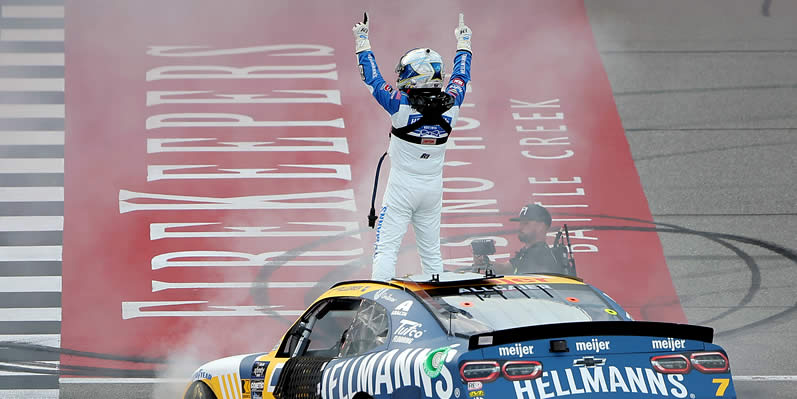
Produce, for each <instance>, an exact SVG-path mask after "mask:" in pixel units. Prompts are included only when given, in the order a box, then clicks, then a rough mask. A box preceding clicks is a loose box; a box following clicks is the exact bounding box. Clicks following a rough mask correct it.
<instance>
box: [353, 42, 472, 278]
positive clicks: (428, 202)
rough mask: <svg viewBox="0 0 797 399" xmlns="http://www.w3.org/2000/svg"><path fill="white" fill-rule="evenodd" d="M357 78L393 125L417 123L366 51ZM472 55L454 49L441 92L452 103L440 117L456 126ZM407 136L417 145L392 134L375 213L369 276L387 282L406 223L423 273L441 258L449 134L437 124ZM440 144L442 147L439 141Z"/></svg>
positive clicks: (436, 269)
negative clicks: (412, 231) (384, 185)
mask: <svg viewBox="0 0 797 399" xmlns="http://www.w3.org/2000/svg"><path fill="white" fill-rule="evenodd" d="M357 56H358V60H359V68H360V74H361V77H362V79H363V81H364V82H365V84H366V85H368V91H370V92H371V94H373V96H374V98H376V101H377V102H379V105H381V106H382V107H383V108H384V109H385V110H386V111H387V112H388V114H390V119H391V122H392V125H393V127H395V128H400V127H404V126H407V125H409V124H411V123H412V122H415V121H417V120H418V119H419V118H420V117H421V114H420V112H418V111H416V110H415V109H414V108H412V106H410V103H409V98H408V96H407V94H406V93H404V92H402V91H400V90H398V89H394V88H393V87H392V86H391V85H390V84H388V83H387V82H385V79H383V78H382V75H381V74H380V73H379V68H378V67H377V66H376V61H375V60H374V54H373V52H371V51H370V50H366V51H362V52H360V53H358V54H357ZM471 57H472V55H471V53H470V52H468V51H462V50H460V51H457V54H456V56H454V68H453V73H452V74H451V77H450V79H449V81H448V85H447V86H446V88H445V92H446V93H448V94H449V95H451V96H453V97H454V105H453V106H452V107H451V108H450V109H449V110H448V111H446V112H445V113H444V114H443V115H442V116H443V118H444V119H445V120H446V121H447V122H448V123H449V124H450V125H451V127H454V125H455V124H456V123H457V117H458V116H459V108H460V106H461V105H462V101H463V100H464V98H465V91H466V88H467V84H468V82H469V81H470V63H471ZM408 134H409V135H410V136H415V137H418V138H419V139H418V140H414V141H420V142H421V144H416V143H413V142H410V141H405V140H403V139H401V138H399V137H398V136H391V138H390V145H389V147H388V150H387V152H388V155H390V161H391V167H390V175H389V176H388V180H387V188H386V189H385V194H384V197H383V198H382V208H381V210H380V211H379V212H378V213H377V216H378V219H377V222H376V242H375V243H374V263H373V270H372V272H371V278H372V279H374V280H382V281H387V280H390V279H391V278H393V277H395V275H396V259H397V258H398V251H399V247H400V246H401V240H402V238H403V237H404V233H406V232H407V225H408V224H409V223H410V222H412V224H413V226H414V229H415V236H416V241H417V245H418V254H419V255H420V257H421V264H422V265H423V273H425V274H432V273H441V272H443V259H442V256H441V254H440V214H441V212H442V209H443V161H444V158H445V153H446V144H445V139H446V138H447V137H448V133H446V131H445V130H444V129H443V128H442V127H440V126H438V125H425V126H422V127H420V128H418V129H416V130H415V131H414V132H410V133H408ZM441 141H443V143H440V142H441Z"/></svg>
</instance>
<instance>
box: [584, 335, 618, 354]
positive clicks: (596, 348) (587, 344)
mask: <svg viewBox="0 0 797 399" xmlns="http://www.w3.org/2000/svg"><path fill="white" fill-rule="evenodd" d="M610 345H611V342H610V341H601V340H599V339H597V338H592V340H591V341H576V351H578V352H585V351H588V352H595V353H600V351H607V350H610V348H609V346H610Z"/></svg>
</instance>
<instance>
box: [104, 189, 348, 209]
mask: <svg viewBox="0 0 797 399" xmlns="http://www.w3.org/2000/svg"><path fill="white" fill-rule="evenodd" d="M329 198H342V201H337V202H328V201H324V202H318V201H306V202H296V201H299V200H313V199H329ZM132 200H144V201H147V200H161V201H170V202H166V203H135V202H130V201H132ZM188 209H205V210H207V209H343V210H347V211H355V210H356V207H355V205H354V190H352V189H347V190H338V191H325V192H315V193H309V192H302V193H293V194H274V195H251V196H245V197H230V198H218V197H193V196H188V195H169V194H150V193H139V192H135V191H128V190H119V213H127V212H133V211H142V210H149V211H158V210H188Z"/></svg>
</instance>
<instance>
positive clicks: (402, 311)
mask: <svg viewBox="0 0 797 399" xmlns="http://www.w3.org/2000/svg"><path fill="white" fill-rule="evenodd" d="M411 308H412V300H408V301H404V302H402V303H400V304H398V305H397V306H396V307H395V308H393V311H392V312H390V314H391V315H393V316H399V317H407V313H408V312H409V311H410V309H411Z"/></svg>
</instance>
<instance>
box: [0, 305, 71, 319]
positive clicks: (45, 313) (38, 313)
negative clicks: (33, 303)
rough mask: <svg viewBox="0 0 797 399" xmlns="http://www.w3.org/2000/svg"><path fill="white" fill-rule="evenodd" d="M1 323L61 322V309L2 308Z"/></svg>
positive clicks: (0, 311)
mask: <svg viewBox="0 0 797 399" xmlns="http://www.w3.org/2000/svg"><path fill="white" fill-rule="evenodd" d="M0 321H61V308H0Z"/></svg>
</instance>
